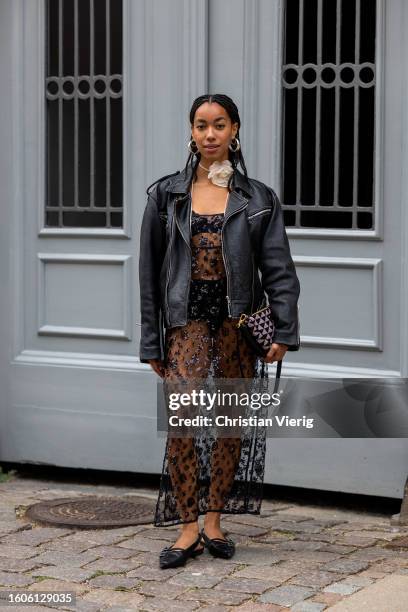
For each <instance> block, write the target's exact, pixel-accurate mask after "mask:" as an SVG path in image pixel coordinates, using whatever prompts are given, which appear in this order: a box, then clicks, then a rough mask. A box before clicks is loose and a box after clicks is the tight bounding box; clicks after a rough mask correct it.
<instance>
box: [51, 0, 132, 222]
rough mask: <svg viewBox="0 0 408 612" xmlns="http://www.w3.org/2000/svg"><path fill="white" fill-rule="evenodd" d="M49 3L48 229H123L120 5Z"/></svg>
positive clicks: (101, 0)
mask: <svg viewBox="0 0 408 612" xmlns="http://www.w3.org/2000/svg"><path fill="white" fill-rule="evenodd" d="M45 4H46V24H47V29H46V49H45V65H46V83H45V92H46V96H45V97H46V129H47V136H46V148H47V151H46V204H45V225H46V226H48V227H60V228H64V227H99V228H118V227H122V225H123V177H122V175H123V172H122V167H123V159H122V139H123V130H122V112H123V109H122V30H123V27H122V0H45Z"/></svg>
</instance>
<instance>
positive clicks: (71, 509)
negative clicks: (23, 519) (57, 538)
mask: <svg viewBox="0 0 408 612" xmlns="http://www.w3.org/2000/svg"><path fill="white" fill-rule="evenodd" d="M155 506H156V502H154V501H153V500H150V499H147V498H145V497H140V498H137V499H134V498H132V499H123V498H120V497H97V496H87V497H63V498H59V499H52V500H49V501H44V502H40V503H38V504H33V505H32V506H29V508H28V509H27V511H26V513H25V515H26V516H27V517H28V518H30V519H32V520H33V521H36V522H39V523H46V524H48V525H54V526H58V527H84V528H88V529H89V528H98V527H100V528H106V527H124V526H127V525H147V524H149V523H152V522H153V515H154V509H155Z"/></svg>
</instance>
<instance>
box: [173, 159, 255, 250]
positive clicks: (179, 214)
mask: <svg viewBox="0 0 408 612" xmlns="http://www.w3.org/2000/svg"><path fill="white" fill-rule="evenodd" d="M191 179H192V168H191V166H189V167H188V168H187V170H186V169H183V170H182V171H181V172H180V174H178V175H177V176H176V177H175V178H174V179H172V180H171V181H170V182H169V184H168V185H167V187H166V191H168V192H170V193H174V194H178V196H177V197H176V198H175V199H174V215H175V220H176V222H177V225H178V227H179V229H180V231H181V233H182V235H183V238H184V240H185V241H186V243H187V244H188V245H189V244H190V234H191V231H190V219H191V195H190V185H191ZM231 186H232V191H231V192H230V194H229V198H228V202H227V208H226V211H225V221H227V219H228V218H229V217H230V216H231V215H233V214H234V213H235V212H236V211H237V210H239V209H240V208H244V207H245V205H246V204H247V203H248V199H249V198H250V197H251V195H252V187H251V186H250V184H249V182H248V181H247V179H246V178H245V176H244V175H243V174H241V173H240V172H239V170H237V169H235V171H234V176H233V180H232V185H231Z"/></svg>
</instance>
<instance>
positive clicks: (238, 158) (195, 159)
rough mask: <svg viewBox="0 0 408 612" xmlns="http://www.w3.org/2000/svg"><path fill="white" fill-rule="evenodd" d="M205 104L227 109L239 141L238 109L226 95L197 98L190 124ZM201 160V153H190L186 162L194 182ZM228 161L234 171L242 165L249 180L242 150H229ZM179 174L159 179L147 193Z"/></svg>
mask: <svg viewBox="0 0 408 612" xmlns="http://www.w3.org/2000/svg"><path fill="white" fill-rule="evenodd" d="M205 102H209V103H210V104H211V103H212V102H217V104H219V105H220V106H222V107H223V108H225V110H226V111H227V113H228V116H229V118H230V119H231V122H232V123H238V130H237V133H236V138H238V139H239V128H240V127H241V119H240V117H239V113H238V108H237V106H236V104H235V102H234V101H233V100H232V99H231V98H230V97H229V96H227V95H225V94H204V95H202V96H199V97H198V98H196V99H195V100H194V102H193V104H192V106H191V109H190V124H191V125H193V123H194V117H195V114H196V111H197V109H198V107H199V106H201V105H202V104H204V103H205ZM200 159H201V153H199V152H197V153H190V154H189V156H188V158H187V162H186V165H185V168H184V170H187V169H188V166H189V165H190V166H191V167H192V169H193V172H192V180H194V177H195V174H196V170H197V168H198V164H199V163H200ZM228 159H229V160H230V162H231V164H232V167H233V169H234V170H235V168H237V167H238V164H240V165H241V168H242V170H243V171H244V174H245V177H246V178H248V173H247V169H246V166H245V161H244V156H243V155H242V150H241V148H240V149H239V151H236V152H235V153H234V151H231V149H228ZM179 173H180V171H179V170H177V172H173V173H172V174H166V176H162V177H161V178H159V179H157V181H154V183H152V184H151V185H149V187H148V188H147V189H146V193H147V194H149V190H150V189H151V187H153V186H154V185H156V183H158V182H159V181H162V180H163V179H166V178H168V177H170V176H174V175H176V174H179ZM233 176H234V173H232V174H231V176H230V178H229V180H228V190H229V191H230V190H231V181H232V178H233Z"/></svg>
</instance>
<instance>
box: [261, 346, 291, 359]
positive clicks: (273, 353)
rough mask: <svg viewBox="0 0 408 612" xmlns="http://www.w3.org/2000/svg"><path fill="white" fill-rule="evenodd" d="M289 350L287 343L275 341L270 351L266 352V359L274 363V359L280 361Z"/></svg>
mask: <svg viewBox="0 0 408 612" xmlns="http://www.w3.org/2000/svg"><path fill="white" fill-rule="evenodd" d="M287 350H288V345H287V344H278V343H277V342H274V343H273V344H272V346H271V348H270V349H269V351H268V353H267V354H266V357H265V358H264V361H266V363H273V362H274V361H280V360H281V359H283V357H284V355H285V353H286V351H287Z"/></svg>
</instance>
